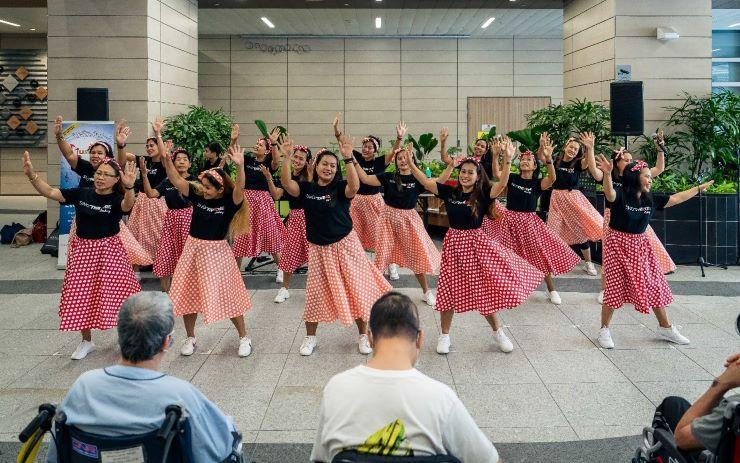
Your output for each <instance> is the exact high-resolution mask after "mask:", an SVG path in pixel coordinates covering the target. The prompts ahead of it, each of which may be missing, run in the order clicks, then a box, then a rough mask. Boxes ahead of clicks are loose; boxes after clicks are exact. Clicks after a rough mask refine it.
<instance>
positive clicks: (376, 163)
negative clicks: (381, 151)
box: [352, 151, 385, 195]
mask: <svg viewBox="0 0 740 463" xmlns="http://www.w3.org/2000/svg"><path fill="white" fill-rule="evenodd" d="M352 154H354V156H355V159H356V160H357V164H358V165H359V167H360V168H361V169H362V170H364V171H365V173H366V174H367V175H378V174H380V173H382V172H385V156H379V157H377V158H373V159H371V160H369V161H366V160H365V158H363V157H362V153H360V152H359V151H353V152H352ZM380 191H381V190H380V187H379V186H370V185H365V184H364V183H361V184H360V189H359V190H357V194H358V195H375V194H378V193H380Z"/></svg>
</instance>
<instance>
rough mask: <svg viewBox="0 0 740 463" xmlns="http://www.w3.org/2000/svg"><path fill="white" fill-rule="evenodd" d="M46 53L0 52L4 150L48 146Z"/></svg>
mask: <svg viewBox="0 0 740 463" xmlns="http://www.w3.org/2000/svg"><path fill="white" fill-rule="evenodd" d="M48 95H49V90H48V88H47V62H46V50H0V147H2V148H15V147H17V148H23V147H29V146H43V145H45V144H46V130H47V127H48V124H47V121H48V113H47V101H46V98H47V96H48Z"/></svg>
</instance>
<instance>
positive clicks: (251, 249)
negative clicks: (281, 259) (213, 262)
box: [234, 190, 285, 257]
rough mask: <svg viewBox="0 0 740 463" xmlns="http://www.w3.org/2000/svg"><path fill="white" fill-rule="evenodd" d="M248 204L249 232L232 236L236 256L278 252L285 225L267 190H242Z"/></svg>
mask: <svg viewBox="0 0 740 463" xmlns="http://www.w3.org/2000/svg"><path fill="white" fill-rule="evenodd" d="M244 198H246V200H247V204H249V233H248V234H246V235H238V236H237V237H236V238H234V255H235V256H236V257H257V256H259V255H260V254H262V253H263V252H266V253H268V254H279V253H280V251H281V250H282V246H283V237H284V236H285V225H283V219H281V218H280V215H279V214H278V213H277V209H275V201H273V199H272V196H270V193H269V192H267V191H259V190H244Z"/></svg>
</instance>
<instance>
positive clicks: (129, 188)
mask: <svg viewBox="0 0 740 463" xmlns="http://www.w3.org/2000/svg"><path fill="white" fill-rule="evenodd" d="M124 188H125V189H127V190H133V189H134V187H127V186H125V187H124Z"/></svg>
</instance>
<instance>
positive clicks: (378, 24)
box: [375, 16, 383, 29]
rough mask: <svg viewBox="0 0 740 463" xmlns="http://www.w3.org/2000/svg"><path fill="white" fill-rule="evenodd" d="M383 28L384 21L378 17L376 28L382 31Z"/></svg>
mask: <svg viewBox="0 0 740 463" xmlns="http://www.w3.org/2000/svg"><path fill="white" fill-rule="evenodd" d="M382 26H383V20H382V19H381V18H380V16H378V17H377V18H375V28H376V29H380V28H381V27H382Z"/></svg>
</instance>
